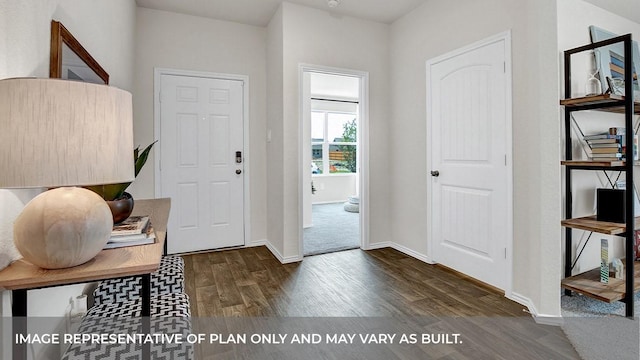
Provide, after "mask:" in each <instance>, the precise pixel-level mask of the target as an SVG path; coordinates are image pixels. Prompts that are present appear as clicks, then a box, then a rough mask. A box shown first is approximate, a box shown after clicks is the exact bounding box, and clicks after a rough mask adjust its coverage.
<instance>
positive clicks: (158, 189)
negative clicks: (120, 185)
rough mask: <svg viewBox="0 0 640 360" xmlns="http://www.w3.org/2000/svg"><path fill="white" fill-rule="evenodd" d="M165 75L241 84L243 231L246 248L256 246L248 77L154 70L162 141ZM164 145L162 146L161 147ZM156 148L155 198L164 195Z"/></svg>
mask: <svg viewBox="0 0 640 360" xmlns="http://www.w3.org/2000/svg"><path fill="white" fill-rule="evenodd" d="M162 75H174V76H185V77H197V78H207V79H218V80H234V81H240V82H242V97H243V99H242V103H243V104H242V127H243V129H242V130H243V133H244V134H243V139H242V143H243V144H242V153H243V154H244V159H243V160H244V169H243V171H242V174H243V177H244V179H243V182H244V185H243V192H244V194H243V195H244V196H243V197H244V201H243V206H244V208H243V221H244V224H243V229H244V234H243V235H244V247H250V246H253V245H252V244H251V241H250V240H251V186H250V185H251V184H250V179H251V156H249V76H247V75H237V74H223V73H213V72H205V71H193V70H181V69H170V68H158V67H156V68H153V136H154V139H160V132H161V126H160V120H161V119H160V115H161V114H160V90H161V77H162ZM161 146H162V145H161ZM161 146H154V148H153V158H154V164H153V165H154V168H155V170H154V177H155V191H154V194H155V197H156V198H158V197H160V196H162V185H161V181H160V179H161V176H162V171H161V170H162V169H161V168H160V160H161V159H160V147H161Z"/></svg>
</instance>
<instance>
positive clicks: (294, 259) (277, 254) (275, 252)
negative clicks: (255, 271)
mask: <svg viewBox="0 0 640 360" xmlns="http://www.w3.org/2000/svg"><path fill="white" fill-rule="evenodd" d="M265 242H266V244H265V246H266V247H267V249H269V251H271V253H272V254H273V256H275V257H276V259H278V261H280V263H281V264H290V263H295V262H300V261H302V258H301V257H300V256H297V255H296V256H287V257H284V256H283V255H282V254H281V253H280V251H278V249H276V247H275V246H273V244H271V243H270V242H269V241H268V240H265Z"/></svg>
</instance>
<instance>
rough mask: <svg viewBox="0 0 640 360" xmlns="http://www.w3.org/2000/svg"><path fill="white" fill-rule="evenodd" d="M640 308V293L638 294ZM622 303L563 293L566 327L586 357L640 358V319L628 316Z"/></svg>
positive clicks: (599, 359) (590, 359) (597, 359)
mask: <svg viewBox="0 0 640 360" xmlns="http://www.w3.org/2000/svg"><path fill="white" fill-rule="evenodd" d="M634 307H635V312H636V314H638V312H639V311H640V293H639V294H636V297H635V306H634ZM624 311H625V308H624V304H623V303H622V302H615V303H611V304H608V303H605V302H602V301H598V300H594V299H591V298H589V297H586V296H582V295H578V294H575V295H574V296H562V317H563V319H564V325H563V326H562V329H563V330H564V332H565V334H567V338H568V339H569V341H571V343H572V344H573V346H574V347H575V349H576V351H577V352H578V354H580V356H581V357H582V359H584V360H602V359H616V360H627V359H628V360H638V359H640V321H639V318H638V316H637V315H636V317H635V318H634V319H628V318H626V317H625V316H624V314H625V312H624Z"/></svg>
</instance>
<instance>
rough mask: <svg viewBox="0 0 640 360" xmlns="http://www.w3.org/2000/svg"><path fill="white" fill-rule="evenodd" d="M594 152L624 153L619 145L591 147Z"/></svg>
mask: <svg viewBox="0 0 640 360" xmlns="http://www.w3.org/2000/svg"><path fill="white" fill-rule="evenodd" d="M591 153H592V154H622V153H621V152H620V148H618V147H594V148H591Z"/></svg>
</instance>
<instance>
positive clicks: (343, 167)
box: [300, 67, 366, 256]
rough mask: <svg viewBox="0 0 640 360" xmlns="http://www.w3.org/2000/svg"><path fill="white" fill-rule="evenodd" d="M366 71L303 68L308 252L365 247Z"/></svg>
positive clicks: (304, 233) (303, 247) (303, 184)
mask: <svg viewBox="0 0 640 360" xmlns="http://www.w3.org/2000/svg"><path fill="white" fill-rule="evenodd" d="M365 76H366V75H365V74H358V73H353V72H344V71H340V70H337V69H331V70H329V69H326V68H317V67H303V68H302V72H301V79H302V84H301V85H302V87H301V89H302V107H301V109H302V114H301V121H302V124H301V125H302V126H301V129H302V141H301V150H300V151H301V156H300V158H301V159H302V176H301V189H302V192H303V194H302V196H301V197H300V198H301V203H302V204H301V208H302V211H301V213H302V218H301V220H302V222H301V224H302V229H301V240H302V241H301V242H302V244H301V247H300V249H301V252H302V255H303V256H311V255H319V254H325V253H330V252H336V251H344V250H350V249H357V248H360V247H362V246H363V243H364V242H363V239H364V237H363V231H362V230H363V228H364V226H363V225H364V221H363V214H365V213H366V210H365V204H366V200H365V199H363V198H364V197H365V196H363V195H364V194H365V192H363V190H364V188H365V186H364V185H363V184H364V183H365V182H364V181H363V180H364V177H363V170H364V168H366V166H364V164H365V162H364V159H365V156H364V155H365V153H366V150H365V149H366V147H365V146H364V145H365V143H366V140H365V138H366V135H365V134H366V132H365V129H366V125H365V121H364V119H365V118H366V111H365V110H364V109H365V106H364V103H365V101H364V100H363V92H364V90H363V89H364V84H365V83H366V80H365V79H364V77H365Z"/></svg>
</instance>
